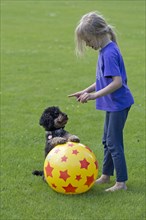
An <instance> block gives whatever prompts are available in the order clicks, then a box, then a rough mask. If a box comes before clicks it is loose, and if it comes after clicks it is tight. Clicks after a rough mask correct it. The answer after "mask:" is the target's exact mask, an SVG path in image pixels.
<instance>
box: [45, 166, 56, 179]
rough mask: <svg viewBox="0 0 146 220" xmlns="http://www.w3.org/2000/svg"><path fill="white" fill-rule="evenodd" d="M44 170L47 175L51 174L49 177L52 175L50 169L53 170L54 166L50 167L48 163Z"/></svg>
mask: <svg viewBox="0 0 146 220" xmlns="http://www.w3.org/2000/svg"><path fill="white" fill-rule="evenodd" d="M45 170H46V174H47V176H51V177H52V171H53V170H54V168H53V167H51V166H50V164H49V163H48V165H47V166H46V167H45Z"/></svg>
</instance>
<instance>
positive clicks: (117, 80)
mask: <svg viewBox="0 0 146 220" xmlns="http://www.w3.org/2000/svg"><path fill="white" fill-rule="evenodd" d="M112 79H113V81H112V82H111V83H110V84H109V85H108V86H106V87H105V88H103V89H101V90H99V91H97V92H94V93H91V94H90V93H88V92H85V93H84V94H82V95H81V96H80V97H79V98H78V101H80V102H81V103H86V102H87V101H88V100H94V99H97V98H100V97H102V96H105V95H108V94H110V93H112V92H114V91H116V90H117V89H119V88H120V87H121V86H122V78H121V77H120V76H114V77H112Z"/></svg>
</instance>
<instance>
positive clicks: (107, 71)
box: [96, 42, 134, 112]
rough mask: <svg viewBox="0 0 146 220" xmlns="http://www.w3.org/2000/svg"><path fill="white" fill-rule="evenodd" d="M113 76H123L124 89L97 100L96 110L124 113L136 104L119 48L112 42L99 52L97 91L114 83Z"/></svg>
mask: <svg viewBox="0 0 146 220" xmlns="http://www.w3.org/2000/svg"><path fill="white" fill-rule="evenodd" d="M113 76H121V78H122V87H121V88H119V89H117V90H116V91H114V92H113V93H111V94H108V95H106V96H103V97H100V98H97V99H96V109H99V110H104V111H109V112H114V111H122V110H124V109H125V108H128V107H130V106H131V105H132V104H133V103H134V99H133V97H132V94H131V92H130V90H129V88H128V86H127V76H126V70H125V66H124V62H123V58H122V55H121V53H120V50H119V48H118V46H117V45H116V44H115V43H114V42H111V43H109V44H108V45H106V46H105V47H104V48H102V49H101V50H100V52H99V57H98V62H97V69H96V91H99V90H101V89H103V88H104V87H106V86H107V85H109V84H110V83H111V82H112V77H113Z"/></svg>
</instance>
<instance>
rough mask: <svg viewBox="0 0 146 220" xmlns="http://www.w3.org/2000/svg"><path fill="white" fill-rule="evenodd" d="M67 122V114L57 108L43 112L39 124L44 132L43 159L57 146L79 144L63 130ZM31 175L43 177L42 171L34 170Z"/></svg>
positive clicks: (76, 139)
mask: <svg viewBox="0 0 146 220" xmlns="http://www.w3.org/2000/svg"><path fill="white" fill-rule="evenodd" d="M67 121H68V116H67V114H65V113H64V112H61V111H60V109H59V108H58V107H55V106H52V107H48V108H46V109H45V110H44V112H43V114H42V116H41V118H40V122H39V123H40V125H41V126H43V127H44V129H45V131H46V146H45V157H46V156H47V154H48V153H49V152H50V151H51V150H52V149H53V148H54V147H55V146H56V145H58V144H64V143H66V142H67V141H72V142H80V139H79V138H78V137H77V136H75V135H71V134H70V133H69V132H67V131H66V130H64V127H65V125H66V123H67ZM33 174H34V175H37V176H43V171H38V170H35V171H33Z"/></svg>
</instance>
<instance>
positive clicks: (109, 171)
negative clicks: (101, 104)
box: [102, 112, 114, 176]
mask: <svg viewBox="0 0 146 220" xmlns="http://www.w3.org/2000/svg"><path fill="white" fill-rule="evenodd" d="M109 120H110V112H106V117H105V123H104V135H103V139H102V142H103V145H104V160H103V169H102V173H103V175H107V176H113V173H114V164H113V159H112V156H111V153H110V151H109V149H108V146H107V135H108V128H109Z"/></svg>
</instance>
